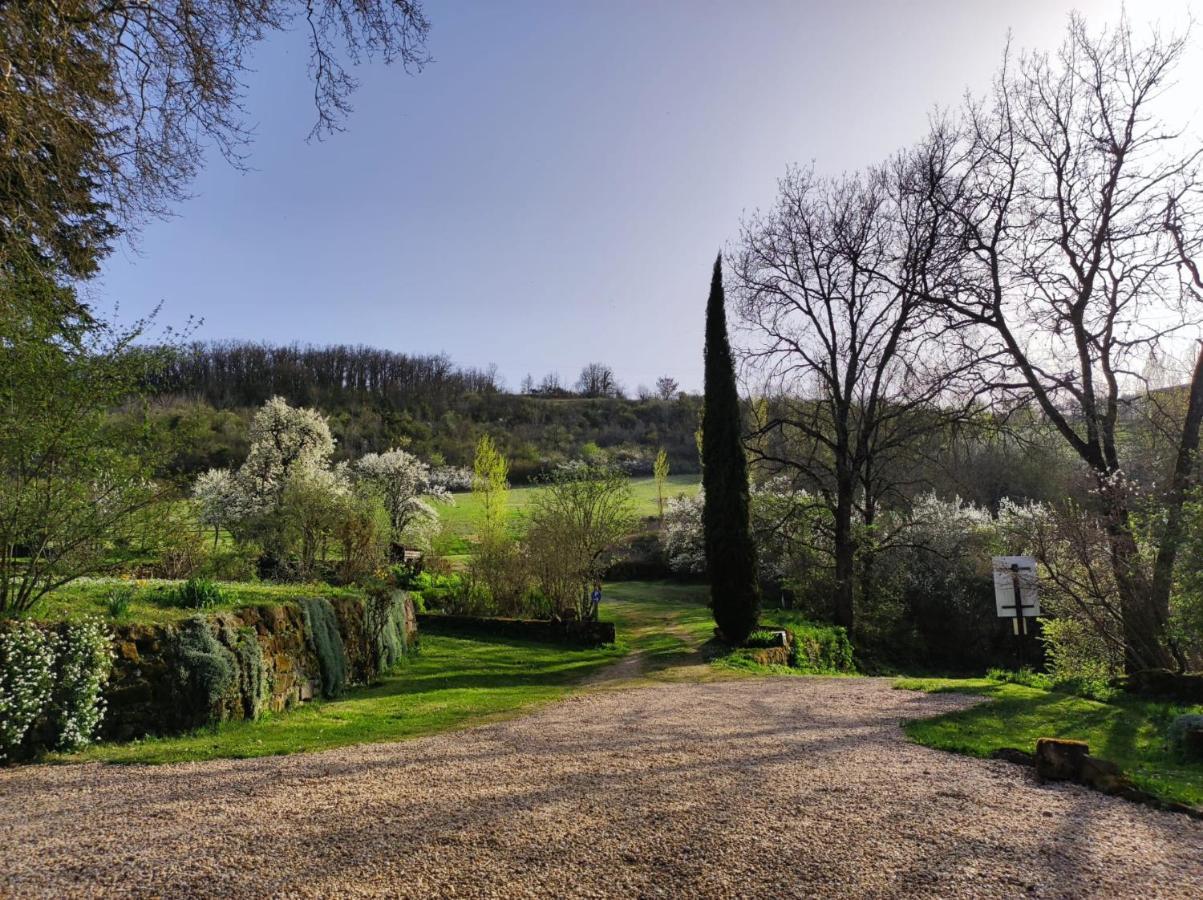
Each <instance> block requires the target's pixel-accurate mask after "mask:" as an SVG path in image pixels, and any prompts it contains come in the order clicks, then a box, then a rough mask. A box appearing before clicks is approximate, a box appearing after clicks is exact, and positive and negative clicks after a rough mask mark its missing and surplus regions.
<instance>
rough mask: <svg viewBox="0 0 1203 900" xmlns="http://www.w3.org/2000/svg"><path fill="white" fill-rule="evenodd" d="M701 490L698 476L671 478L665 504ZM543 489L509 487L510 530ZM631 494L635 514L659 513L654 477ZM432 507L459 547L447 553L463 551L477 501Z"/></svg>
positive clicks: (635, 481) (638, 481)
mask: <svg viewBox="0 0 1203 900" xmlns="http://www.w3.org/2000/svg"><path fill="white" fill-rule="evenodd" d="M700 488H701V482H700V481H699V480H698V476H697V475H672V476H670V477H669V479H668V485H667V486H666V488H665V491H664V498H665V501H666V502H667V501H668V500H669V499H671V498H673V497H677V496H679V495H681V494H684V495H686V496H689V497H692V496H694V495H696V494H697V492H698V490H699V489H700ZM542 490H544V488H542V487H541V486H539V485H523V486H521V487H514V488H510V492H509V515H510V523H511V527H512V528H514V529H517V528H518V527H519V526H520V525H521V523H522V521H523V518H524V516H525V511H526V508H527V506H528V505H529V504H530V502H531V500H532V498H533V497H534V496H535V495H536V494H537V493H538V492H539V491H542ZM631 494H632V496H633V498H634V500H635V511H636V513H637V514H638V515H639V516H641V517H647V516H654V515H656V514H657V513H658V511H659V510H658V505H657V495H656V481H655V479H654V478H632V479H631ZM435 508H436V509H437V510H438V511H439V518H440V519H441V520H442V521H443V523H444V524H445V525H446V526H447V529H448V531H449V532H450V533H451V534H452V535H454V537H455V538H458V539H459V541H460V544H459V546H453V547H452V548H451V549H450V551H449V552H452V553H462V552H465V550H466V542H467V541H468V540H469V539H470V538H471V537H472V536H473V535H474V534H475V533H476V529H477V528H478V527H479V524H480V520H481V516H482V515H483V509H482V507H481V505H480V501H479V500H478V499H477V498H476V497H475V496H474V495H473V494H470V493H464V494H456V495H455V502H453V503H438V504H435Z"/></svg>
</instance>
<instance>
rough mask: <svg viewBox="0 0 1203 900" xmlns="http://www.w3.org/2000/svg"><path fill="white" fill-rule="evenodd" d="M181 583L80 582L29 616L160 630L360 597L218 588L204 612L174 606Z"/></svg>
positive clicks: (323, 587) (323, 588)
mask: <svg viewBox="0 0 1203 900" xmlns="http://www.w3.org/2000/svg"><path fill="white" fill-rule="evenodd" d="M181 583H182V582H179V581H168V580H165V579H157V578H151V579H139V580H136V581H135V580H132V579H128V578H81V579H80V580H79V581H74V582H72V583H71V584H69V585H67V586H66V587H62V588H59V589H58V590H57V591H54V592H53V593H50V594H47V595H46V596H45V597H43V598H42V599H41V600H39V601H38V603H37V604H36V605H35V606H34V607H33V609H32V610H30V612H29V618H32V619H38V620H41V621H48V622H49V621H71V620H77V619H82V618H88V617H99V618H101V619H103V620H104V621H105V622H110V623H113V624H125V623H129V622H142V623H147V624H162V623H167V622H180V621H183V620H184V619H187V618H189V617H190V616H195V615H197V614H198V613H202V612H204V613H210V612H216V611H218V610H222V609H236V608H237V607H240V606H263V605H268V604H278V603H287V602H288V601H289V600H295V599H297V598H299V597H327V598H329V597H338V596H344V595H347V596H350V595H354V594H356V593H358V592H357V591H356V590H355V589H354V588H337V587H331V586H330V585H328V584H258V583H251V582H242V581H240V582H220V583H219V585H218V586H219V587H220V588H221V593H222V602H221V603H219V604H217V605H215V606H211V607H207V608H205V609H204V610H198V609H191V608H187V607H180V606H176V605H174V601H173V599H172V593H173V591H174V589H175V588H177V587H178V586H179V585H180V584H181ZM121 590H129V591H131V595H130V603H129V608H128V609H127V610H126V611H125V612H124V613H123V614H121V615H118V616H114V615H112V613H111V611H110V609H109V598H110V597H111V596H112V595H113V594H114V593H115V592H117V591H121Z"/></svg>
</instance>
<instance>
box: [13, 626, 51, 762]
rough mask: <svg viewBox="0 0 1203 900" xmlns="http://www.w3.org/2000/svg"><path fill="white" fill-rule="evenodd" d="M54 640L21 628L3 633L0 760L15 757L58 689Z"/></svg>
mask: <svg viewBox="0 0 1203 900" xmlns="http://www.w3.org/2000/svg"><path fill="white" fill-rule="evenodd" d="M54 650H55V640H54V636H53V635H51V634H47V633H45V632H43V631H42V630H40V629H39V628H37V627H36V626H34V625H30V624H27V623H22V624H18V625H16V626H15V627H13V628H12V629H11V630H10V631H6V632H3V633H0V760H6V759H9V758H11V757H12V756H13V754H15V753H16V751H17V750H18V749H19V748H20V747H21V745H22V744H23V743H24V741H25V737H26V735H27V734H28V733H29V730H30V729H31V728H32V727H33V725H34V723H36V722H37V720H38V719H39V717H41V715H42V714H43V713H44V712H45V711H46V707H47V705H48V704H49V702H50V695H51V691H52V690H53V688H54Z"/></svg>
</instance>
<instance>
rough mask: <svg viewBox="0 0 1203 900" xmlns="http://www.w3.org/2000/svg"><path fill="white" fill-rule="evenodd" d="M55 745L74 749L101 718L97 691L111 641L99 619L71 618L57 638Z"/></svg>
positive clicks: (87, 739)
mask: <svg viewBox="0 0 1203 900" xmlns="http://www.w3.org/2000/svg"><path fill="white" fill-rule="evenodd" d="M58 657H59V659H58V689H57V691H56V693H57V694H58V696H59V709H58V749H60V750H78V749H79V748H80V747H83V746H85V745H87V744H88V743H90V742H91V740H92V738H93V737H95V736H96V731H97V729H98V728H99V727H100V723H101V722H102V721H103V720H104V713H105V701H104V697H103V696H102V695H101V694H102V691H103V690H104V686H105V684H106V683H107V682H108V680H109V673H110V672H111V671H112V667H113V644H112V639H111V637H110V635H109V632H108V629H106V628H105V627H104V626H103V625H102V624H101V623H100V621H99V620H97V619H88V620H86V621H83V622H73V623H71V624H70V625H68V626H67V629H66V631H65V633H64V635H63V637H62V639H61V640H60V641H59V653H58Z"/></svg>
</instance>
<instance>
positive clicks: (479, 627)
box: [418, 613, 615, 647]
mask: <svg viewBox="0 0 1203 900" xmlns="http://www.w3.org/2000/svg"><path fill="white" fill-rule="evenodd" d="M418 626H419V628H421V629H422V630H423V631H426V632H429V633H433V634H479V635H484V636H486V637H507V638H514V639H516V640H522V641H541V642H544V643H550V644H569V645H571V646H574V647H598V646H601V645H602V644H613V643H614V639H615V633H614V623H613V622H577V621H567V620H549V619H504V618H493V617H489V616H458V615H450V614H448V613H420V614H419V615H418Z"/></svg>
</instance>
